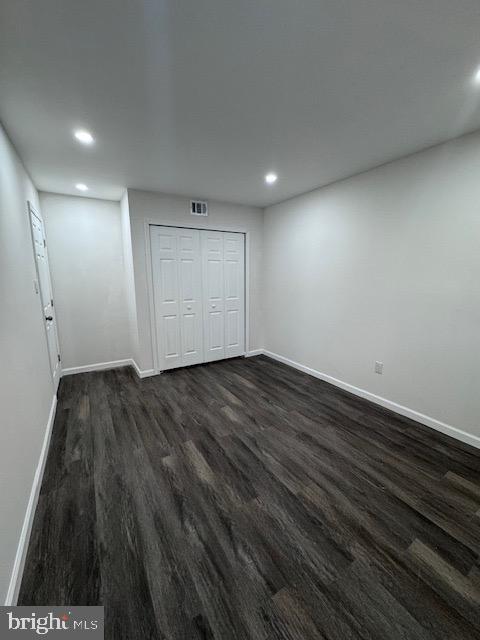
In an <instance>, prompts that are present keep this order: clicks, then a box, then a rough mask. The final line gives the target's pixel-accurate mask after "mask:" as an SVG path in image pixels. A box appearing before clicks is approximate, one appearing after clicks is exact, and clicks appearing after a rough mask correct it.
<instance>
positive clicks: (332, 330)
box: [264, 135, 480, 436]
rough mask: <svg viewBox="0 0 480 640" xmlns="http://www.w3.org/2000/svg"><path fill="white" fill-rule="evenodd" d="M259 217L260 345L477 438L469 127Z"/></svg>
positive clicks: (478, 272)
mask: <svg viewBox="0 0 480 640" xmlns="http://www.w3.org/2000/svg"><path fill="white" fill-rule="evenodd" d="M264 220H265V229H264V238H265V244H264V247H265V253H264V262H265V283H264V291H265V342H266V344H265V347H266V349H267V350H268V351H271V352H273V353H276V354H279V355H282V356H284V357H286V358H288V359H290V360H293V361H294V362H297V363H300V364H302V365H305V366H308V367H310V368H312V369H315V370H317V371H320V372H322V373H324V374H327V375H329V376H333V377H334V378H336V379H339V380H342V381H344V382H347V383H349V384H351V385H354V386H356V387H359V388H361V389H364V390H367V391H369V392H371V393H374V394H376V395H379V396H381V397H383V398H386V399H389V400H391V401H393V402H396V403H398V404H400V405H403V406H406V407H409V408H410V409H413V410H415V411H418V412H420V413H422V414H426V415H427V416H431V417H433V418H435V419H436V420H440V421H442V422H445V423H447V424H449V425H452V426H454V427H456V428H458V429H461V430H464V431H466V432H468V433H470V434H473V435H475V436H480V394H479V389H480V334H479V328H480V136H479V135H472V136H467V137H464V138H461V139H459V140H457V141H456V142H454V143H450V144H446V145H442V146H439V147H435V148H433V149H430V150H428V151H425V152H423V153H419V154H416V155H414V156H410V157H409V158H405V159H403V160H400V161H397V162H393V163H391V164H388V165H384V166H383V167H381V168H378V169H375V170H373V171H369V172H368V173H364V174H361V175H359V176H356V177H353V178H350V179H348V180H344V181H342V182H339V183H336V184H333V185H330V186H328V187H325V188H322V189H319V190H316V191H314V192H311V193H308V194H305V195H303V196H299V197H297V198H294V199H291V200H288V201H286V202H283V203H281V204H278V205H275V206H272V207H269V208H267V209H266V210H265V218H264ZM376 360H378V361H380V362H383V363H384V372H383V375H378V374H375V373H374V363H375V361H376Z"/></svg>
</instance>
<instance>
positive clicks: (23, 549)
mask: <svg viewBox="0 0 480 640" xmlns="http://www.w3.org/2000/svg"><path fill="white" fill-rule="evenodd" d="M56 409H57V396H56V395H55V396H53V400H52V406H51V408H50V414H49V416H48V422H47V426H46V429H45V436H44V438H43V444H42V449H41V451H40V457H39V459H38V464H37V468H36V470H35V475H34V477H33V484H32V490H31V491H30V498H29V499H28V505H27V510H26V512H25V518H24V520H23V526H22V531H21V533H20V539H19V541H18V547H17V553H16V554H15V561H14V563H13V569H12V575H11V577H10V584H9V586H8V591H7V597H6V599H5V606H7V607H13V606H15V605H16V603H17V598H18V593H19V591H20V585H21V583H22V576H23V568H24V566H25V559H26V557H27V551H28V543H29V541H30V534H31V532H32V525H33V518H34V516H35V510H36V508H37V503H38V496H39V494H40V487H41V486H42V479H43V472H44V469H45V462H46V461H47V454H48V447H49V445H50V437H51V435H52V428H53V423H54V420H55V411H56Z"/></svg>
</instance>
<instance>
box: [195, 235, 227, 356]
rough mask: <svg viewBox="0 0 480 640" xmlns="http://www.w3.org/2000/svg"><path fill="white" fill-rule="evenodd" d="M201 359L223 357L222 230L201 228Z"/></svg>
mask: <svg viewBox="0 0 480 640" xmlns="http://www.w3.org/2000/svg"><path fill="white" fill-rule="evenodd" d="M201 234H202V261H203V287H204V308H203V319H204V336H205V340H204V356H205V358H204V360H205V362H211V361H212V360H220V359H222V358H224V357H225V318H224V315H225V303H224V271H223V260H224V250H223V233H222V232H221V231H202V232H201Z"/></svg>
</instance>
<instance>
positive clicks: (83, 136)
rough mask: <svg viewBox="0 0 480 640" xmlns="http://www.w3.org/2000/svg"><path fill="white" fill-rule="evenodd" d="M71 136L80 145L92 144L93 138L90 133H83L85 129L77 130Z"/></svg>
mask: <svg viewBox="0 0 480 640" xmlns="http://www.w3.org/2000/svg"><path fill="white" fill-rule="evenodd" d="M73 135H74V136H75V138H76V139H77V140H78V141H79V142H81V143H82V144H93V142H94V138H93V136H92V134H91V133H90V131H85V129H78V130H77V131H74V132H73Z"/></svg>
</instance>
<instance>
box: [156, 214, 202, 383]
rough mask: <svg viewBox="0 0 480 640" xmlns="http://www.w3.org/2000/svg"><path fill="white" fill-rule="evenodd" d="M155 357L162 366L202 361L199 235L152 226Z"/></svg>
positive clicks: (183, 230)
mask: <svg viewBox="0 0 480 640" xmlns="http://www.w3.org/2000/svg"><path fill="white" fill-rule="evenodd" d="M150 236H151V248H152V273H153V290H154V304H155V325H156V334H157V349H158V360H159V366H160V369H161V370H165V369H172V368H174V367H180V366H185V365H189V364H197V363H199V362H202V361H203V344H202V314H201V308H202V306H201V300H202V288H201V259H200V236H199V232H198V231H197V230H195V229H179V228H174V227H171V228H169V227H154V226H152V227H151V231H150Z"/></svg>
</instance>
